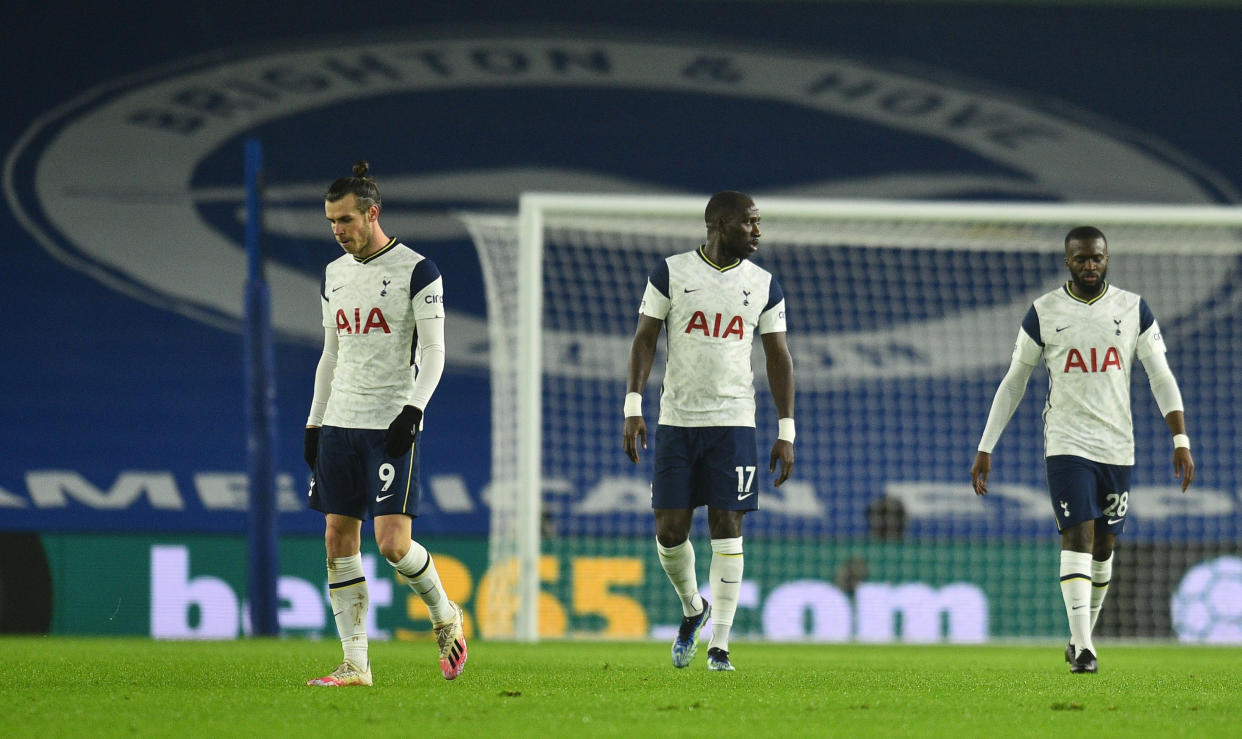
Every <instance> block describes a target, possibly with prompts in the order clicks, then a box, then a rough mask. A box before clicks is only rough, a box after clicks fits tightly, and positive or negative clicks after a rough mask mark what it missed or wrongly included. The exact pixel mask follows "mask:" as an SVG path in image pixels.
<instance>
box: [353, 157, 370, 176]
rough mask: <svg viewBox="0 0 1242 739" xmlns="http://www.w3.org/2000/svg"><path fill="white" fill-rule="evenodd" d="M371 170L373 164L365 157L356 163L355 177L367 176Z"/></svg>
mask: <svg viewBox="0 0 1242 739" xmlns="http://www.w3.org/2000/svg"><path fill="white" fill-rule="evenodd" d="M370 171H371V165H370V164H368V163H367V161H366V160H365V159H364V160H362V161H360V162H355V163H354V177H366V176H367V173H368V172H370Z"/></svg>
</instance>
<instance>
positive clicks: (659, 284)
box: [648, 262, 668, 298]
mask: <svg viewBox="0 0 1242 739" xmlns="http://www.w3.org/2000/svg"><path fill="white" fill-rule="evenodd" d="M648 279H650V280H651V286H652V287H654V288H655V289H657V290H659V291H660V294H661V295H663V296H664V297H666V298H667V297H668V262H660V264H659V265H658V266H656V268H655V271H653V272H652V273H651V277H650V278H648Z"/></svg>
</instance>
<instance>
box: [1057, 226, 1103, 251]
mask: <svg viewBox="0 0 1242 739" xmlns="http://www.w3.org/2000/svg"><path fill="white" fill-rule="evenodd" d="M1096 239H1099V240H1100V241H1103V242H1104V246H1108V239H1106V238H1104V232H1103V231H1101V230H1100V229H1098V228H1096V227H1095V226H1076V227H1075V228H1071V229H1070V232H1069V233H1067V234H1065V248H1066V249H1069V245H1070V242H1071V241H1095V240H1096Z"/></svg>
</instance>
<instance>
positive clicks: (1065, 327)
mask: <svg viewBox="0 0 1242 739" xmlns="http://www.w3.org/2000/svg"><path fill="white" fill-rule="evenodd" d="M1070 325H1073V324H1070ZM1067 328H1069V326H1062V327H1061V328H1059V329H1057V333H1058V334H1059V333H1061V332H1062V331H1064V330H1065V329H1067Z"/></svg>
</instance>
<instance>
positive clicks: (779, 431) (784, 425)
mask: <svg viewBox="0 0 1242 739" xmlns="http://www.w3.org/2000/svg"><path fill="white" fill-rule="evenodd" d="M797 435H798V434H797V432H795V431H794V420H793V419H792V418H782V419H780V420H779V421H777V422H776V438H778V439H780V440H781V441H787V442H789V443H790V444H792V443H793V442H794V437H795V436H797Z"/></svg>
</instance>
